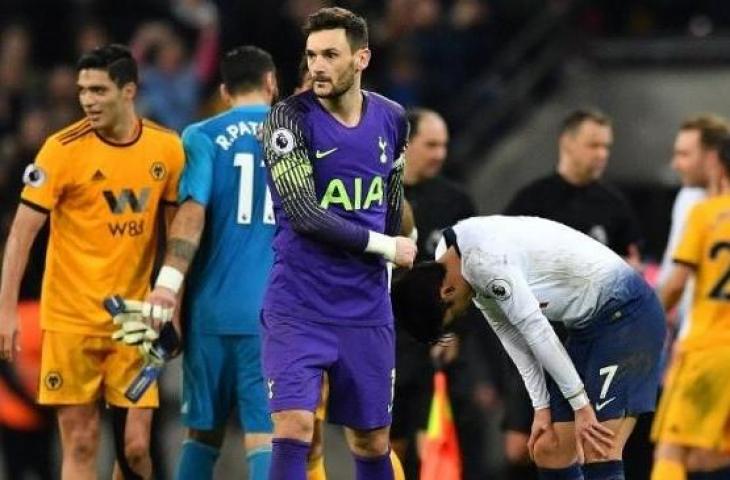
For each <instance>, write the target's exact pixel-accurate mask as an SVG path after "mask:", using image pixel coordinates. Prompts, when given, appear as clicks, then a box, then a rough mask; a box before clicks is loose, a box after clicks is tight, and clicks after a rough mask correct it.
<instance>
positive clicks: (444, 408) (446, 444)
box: [421, 372, 461, 480]
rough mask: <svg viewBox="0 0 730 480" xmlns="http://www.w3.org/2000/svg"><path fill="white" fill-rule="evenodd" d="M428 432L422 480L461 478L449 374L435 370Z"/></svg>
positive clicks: (458, 479) (453, 479)
mask: <svg viewBox="0 0 730 480" xmlns="http://www.w3.org/2000/svg"><path fill="white" fill-rule="evenodd" d="M433 382H434V389H433V400H431V413H430V414H429V416H428V431H427V432H426V442H425V445H424V448H423V458H422V459H421V480H461V452H460V451H459V440H458V438H457V437H456V425H454V418H453V416H452V414H451V404H450V403H449V394H448V391H447V389H446V374H445V373H444V372H436V374H435V375H434V377H433Z"/></svg>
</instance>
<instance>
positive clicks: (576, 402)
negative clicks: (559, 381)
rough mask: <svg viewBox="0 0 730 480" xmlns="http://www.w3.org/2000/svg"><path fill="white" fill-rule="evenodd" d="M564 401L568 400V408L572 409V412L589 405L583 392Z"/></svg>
mask: <svg viewBox="0 0 730 480" xmlns="http://www.w3.org/2000/svg"><path fill="white" fill-rule="evenodd" d="M566 400H568V403H569V404H570V407H571V408H572V409H573V411H576V410H580V409H581V408H583V407H585V406H586V405H588V404H589V403H591V402H590V400H589V399H588V394H587V393H586V391H585V390H581V391H580V392H578V393H576V394H575V395H573V396H572V397H569V398H567V399H566Z"/></svg>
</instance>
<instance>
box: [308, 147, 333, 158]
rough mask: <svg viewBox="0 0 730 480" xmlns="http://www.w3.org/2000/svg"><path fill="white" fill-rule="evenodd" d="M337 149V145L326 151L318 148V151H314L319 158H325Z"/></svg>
mask: <svg viewBox="0 0 730 480" xmlns="http://www.w3.org/2000/svg"><path fill="white" fill-rule="evenodd" d="M335 150H337V147H335V148H331V149H329V150H325V151H324V152H320V151H319V150H317V151H316V152H314V156H315V157H317V159H320V158H324V157H326V156H327V155H329V154H330V153H334V152H335Z"/></svg>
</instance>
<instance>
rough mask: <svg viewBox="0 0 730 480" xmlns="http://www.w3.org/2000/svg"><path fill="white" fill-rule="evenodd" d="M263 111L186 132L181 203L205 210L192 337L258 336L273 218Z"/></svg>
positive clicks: (190, 292)
mask: <svg viewBox="0 0 730 480" xmlns="http://www.w3.org/2000/svg"><path fill="white" fill-rule="evenodd" d="M268 111H269V107H268V106H264V105H252V106H243V107H236V108H233V109H231V110H228V111H226V112H224V113H222V114H220V115H218V116H215V117H212V118H209V119H207V120H204V121H202V122H199V123H195V124H193V125H190V126H189V127H188V128H186V129H185V131H184V132H183V146H184V147H185V156H186V162H185V168H184V170H183V174H182V178H181V180H180V191H179V200H180V202H181V203H182V202H184V201H186V200H193V201H195V202H197V203H200V204H201V205H204V206H205V207H206V221H205V229H204V231H203V236H202V239H201V242H200V248H199V249H198V253H197V255H196V256H195V260H194V261H193V264H192V266H191V269H190V271H189V273H188V275H187V279H186V287H185V301H184V308H183V320H184V321H185V322H186V328H187V330H188V331H189V332H200V333H212V334H228V335H240V334H258V333H259V312H260V310H261V304H262V299H263V295H264V291H265V287H266V283H267V280H268V275H269V271H270V270H271V264H272V261H273V251H272V248H271V242H272V238H273V235H274V228H275V227H274V213H273V208H272V203H271V196H270V194H269V192H268V189H267V186H266V168H265V166H264V157H263V153H262V148H261V144H260V141H259V140H258V138H259V132H260V129H261V125H262V123H263V121H264V119H265V117H266V114H267V113H268Z"/></svg>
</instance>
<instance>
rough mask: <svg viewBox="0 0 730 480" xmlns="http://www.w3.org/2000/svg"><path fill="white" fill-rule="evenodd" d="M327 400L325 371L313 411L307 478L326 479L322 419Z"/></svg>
mask: <svg viewBox="0 0 730 480" xmlns="http://www.w3.org/2000/svg"><path fill="white" fill-rule="evenodd" d="M328 401H329V380H328V379H327V373H326V372H325V373H323V374H322V393H321V396H320V399H319V404H318V405H317V410H315V411H314V432H313V433H312V448H311V449H310V450H309V458H307V480H327V472H326V471H325V468H324V421H325V418H326V416H327V402H328Z"/></svg>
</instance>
